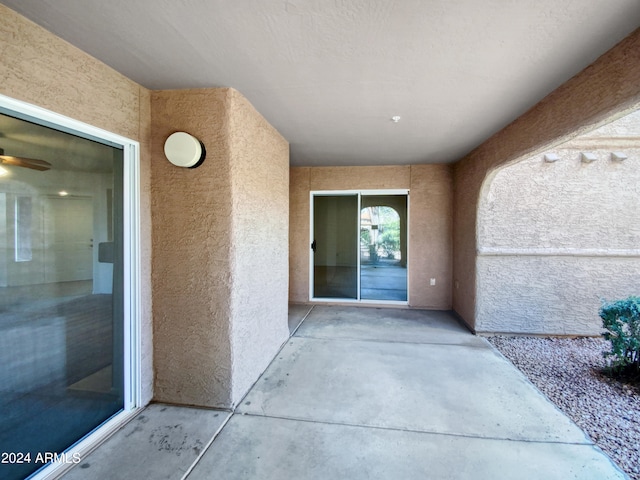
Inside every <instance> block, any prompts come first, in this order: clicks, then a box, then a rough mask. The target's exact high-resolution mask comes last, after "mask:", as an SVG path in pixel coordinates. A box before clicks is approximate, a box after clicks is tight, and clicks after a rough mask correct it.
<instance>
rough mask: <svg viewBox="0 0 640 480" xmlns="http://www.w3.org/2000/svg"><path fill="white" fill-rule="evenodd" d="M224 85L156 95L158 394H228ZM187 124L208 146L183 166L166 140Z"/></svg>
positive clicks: (226, 397)
mask: <svg viewBox="0 0 640 480" xmlns="http://www.w3.org/2000/svg"><path fill="white" fill-rule="evenodd" d="M230 97H231V93H230V91H229V90H228V89H198V90H182V91H175V90H172V91H161V92H153V93H152V94H151V113H152V115H151V117H152V125H153V128H152V146H151V152H152V163H151V165H152V176H151V198H152V205H151V212H152V218H153V252H154V256H153V276H152V279H153V291H154V298H155V301H154V305H153V312H154V322H153V323H154V364H155V372H156V378H155V395H154V399H155V400H157V401H166V402H171V403H180V404H189V405H203V406H211V407H226V406H228V405H229V404H230V403H231V344H230V341H229V339H230V336H231V289H232V285H231V284H232V278H231V257H230V252H231V250H232V248H233V245H232V236H231V228H232V221H233V220H232V213H233V207H232V200H231V180H230V175H231V174H230V165H229V158H230V146H229V111H230V103H231V98H230ZM176 131H185V132H189V133H190V134H192V135H194V136H196V137H197V138H199V139H200V140H201V141H202V142H203V143H204V145H205V147H206V149H207V157H206V160H205V161H204V163H203V164H202V165H201V166H199V167H198V168H195V169H188V168H179V167H176V166H174V165H172V164H171V163H169V162H168V161H167V159H166V158H165V156H164V141H165V140H166V138H167V137H168V136H169V135H170V134H172V133H174V132H176Z"/></svg>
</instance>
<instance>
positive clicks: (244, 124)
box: [229, 90, 289, 405]
mask: <svg viewBox="0 0 640 480" xmlns="http://www.w3.org/2000/svg"><path fill="white" fill-rule="evenodd" d="M230 100H231V104H230V109H231V112H230V116H229V143H230V148H231V161H230V164H231V172H230V173H231V194H232V209H233V210H232V211H233V217H232V224H233V228H232V239H231V247H232V263H231V268H232V270H231V275H232V278H233V288H232V291H231V313H232V323H231V328H232V331H231V342H232V351H231V353H232V395H231V404H232V405H236V404H237V403H238V402H239V401H240V400H241V399H242V397H244V395H245V394H246V393H247V391H248V390H249V388H250V387H251V385H253V383H254V382H255V381H256V380H257V379H258V377H259V376H260V374H261V373H262V372H263V371H264V369H265V368H266V367H267V366H268V365H269V363H270V362H271V360H272V359H273V357H274V356H275V355H276V353H277V352H278V350H279V348H280V347H281V346H282V344H283V343H284V342H285V341H286V340H287V339H288V338H289V327H288V294H289V278H288V275H289V262H288V252H289V144H288V142H287V141H286V140H285V139H284V138H282V136H281V135H280V134H279V133H278V132H277V131H276V130H275V129H274V128H273V127H272V126H271V125H270V124H269V123H268V122H267V121H266V120H265V119H264V118H263V117H262V116H261V115H260V114H259V113H258V112H257V111H256V110H255V109H254V108H253V106H252V105H251V104H250V103H249V102H248V101H247V99H245V98H244V97H243V96H242V95H241V94H240V93H239V92H237V91H235V90H231V92H230Z"/></svg>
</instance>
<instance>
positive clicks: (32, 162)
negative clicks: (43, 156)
mask: <svg viewBox="0 0 640 480" xmlns="http://www.w3.org/2000/svg"><path fill="white" fill-rule="evenodd" d="M0 163H1V164H3V165H13V166H15V167H23V168H31V169H32V170H39V171H41V172H44V171H45V170H49V169H50V168H51V164H50V163H49V162H45V161H44V160H37V159H35V158H25V157H13V156H11V155H5V154H4V150H3V149H2V148H0Z"/></svg>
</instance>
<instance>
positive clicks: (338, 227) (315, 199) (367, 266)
mask: <svg viewBox="0 0 640 480" xmlns="http://www.w3.org/2000/svg"><path fill="white" fill-rule="evenodd" d="M311 205H312V210H311V215H312V221H311V226H312V229H311V266H312V268H311V277H312V278H311V282H310V283H311V292H310V296H311V298H312V299H315V300H324V301H327V300H334V301H371V302H377V303H380V302H394V303H398V302H399V303H406V302H407V300H408V297H407V257H408V242H407V219H408V192H407V191H395V190H394V191H355V192H354V191H342V192H338V191H331V192H312V194H311Z"/></svg>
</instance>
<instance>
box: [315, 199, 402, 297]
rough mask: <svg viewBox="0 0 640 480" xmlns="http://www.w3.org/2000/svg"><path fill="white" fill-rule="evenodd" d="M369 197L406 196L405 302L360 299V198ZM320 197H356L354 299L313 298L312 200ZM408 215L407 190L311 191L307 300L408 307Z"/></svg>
mask: <svg viewBox="0 0 640 480" xmlns="http://www.w3.org/2000/svg"><path fill="white" fill-rule="evenodd" d="M369 195H406V197H407V221H406V232H405V235H406V238H407V300H406V301H396V300H367V299H362V298H360V297H361V291H360V290H361V278H360V277H361V271H362V266H361V259H360V231H361V211H362V197H363V196H369ZM322 196H325V197H327V196H357V197H358V210H357V218H355V219H354V221H356V222H357V231H358V235H356V242H355V245H354V248H355V249H356V252H357V255H356V258H357V275H356V277H357V296H356V298H355V299H353V298H338V297H337V298H327V297H315V296H314V270H315V268H314V267H315V264H314V254H315V251H314V250H313V246H312V245H311V244H312V242H314V240H315V232H314V200H315V197H322ZM409 215H410V206H409V190H408V189H389V190H386V189H382V190H312V191H311V192H310V193H309V243H308V245H309V300H310V301H312V302H322V303H357V304H375V305H385V304H388V305H405V306H406V305H409V258H410V246H409V243H410V242H409V225H410V223H409Z"/></svg>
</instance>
